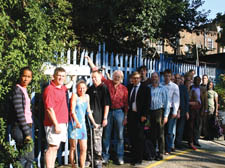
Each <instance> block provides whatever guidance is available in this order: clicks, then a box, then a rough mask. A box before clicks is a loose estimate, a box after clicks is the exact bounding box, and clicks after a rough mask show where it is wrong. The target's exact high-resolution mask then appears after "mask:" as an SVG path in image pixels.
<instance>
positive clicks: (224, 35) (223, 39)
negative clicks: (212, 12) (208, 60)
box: [213, 13, 225, 47]
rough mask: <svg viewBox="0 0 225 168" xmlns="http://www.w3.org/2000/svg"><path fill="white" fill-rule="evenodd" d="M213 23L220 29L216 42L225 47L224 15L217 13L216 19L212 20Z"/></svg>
mask: <svg viewBox="0 0 225 168" xmlns="http://www.w3.org/2000/svg"><path fill="white" fill-rule="evenodd" d="M213 23H214V24H215V25H216V26H220V28H222V29H221V30H220V33H219V37H218V40H217V42H218V43H219V44H220V45H221V46H222V47H225V14H222V13H217V16H216V18H215V19H214V20H213Z"/></svg>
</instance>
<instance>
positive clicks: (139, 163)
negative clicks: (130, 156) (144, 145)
mask: <svg viewBox="0 0 225 168" xmlns="http://www.w3.org/2000/svg"><path fill="white" fill-rule="evenodd" d="M141 165H142V162H141V161H139V162H137V163H135V164H134V166H141Z"/></svg>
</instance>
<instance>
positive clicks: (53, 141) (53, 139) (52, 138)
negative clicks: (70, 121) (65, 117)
mask: <svg viewBox="0 0 225 168" xmlns="http://www.w3.org/2000/svg"><path fill="white" fill-rule="evenodd" d="M59 126H60V128H61V132H60V134H56V133H55V129H54V128H55V127H54V126H45V133H46V139H47V142H48V144H50V145H56V146H59V145H60V143H61V142H66V139H67V124H66V123H63V124H59Z"/></svg>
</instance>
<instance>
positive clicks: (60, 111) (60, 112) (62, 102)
mask: <svg viewBox="0 0 225 168" xmlns="http://www.w3.org/2000/svg"><path fill="white" fill-rule="evenodd" d="M66 91H67V88H66V87H65V86H62V87H61V88H57V87H56V85H55V84H54V82H53V81H51V83H50V85H48V86H47V87H46V88H45V90H44V94H43V101H44V105H45V119H44V125H45V126H52V125H53V123H52V121H51V120H50V119H49V116H48V113H47V110H46V109H48V108H52V109H53V110H54V112H55V115H56V119H57V121H58V123H68V107H67V103H66Z"/></svg>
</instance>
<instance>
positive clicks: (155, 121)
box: [150, 109, 165, 154]
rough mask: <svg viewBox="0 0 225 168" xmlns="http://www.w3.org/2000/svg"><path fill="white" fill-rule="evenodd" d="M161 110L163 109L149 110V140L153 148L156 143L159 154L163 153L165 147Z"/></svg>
mask: <svg viewBox="0 0 225 168" xmlns="http://www.w3.org/2000/svg"><path fill="white" fill-rule="evenodd" d="M163 111H164V110H163V109H158V110H151V111H150V124H151V129H150V130H151V131H150V132H151V140H152V143H153V145H154V148H155V149H156V144H158V148H159V153H160V154H163V153H164V148H165V140H164V125H163V119H164V118H163Z"/></svg>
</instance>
